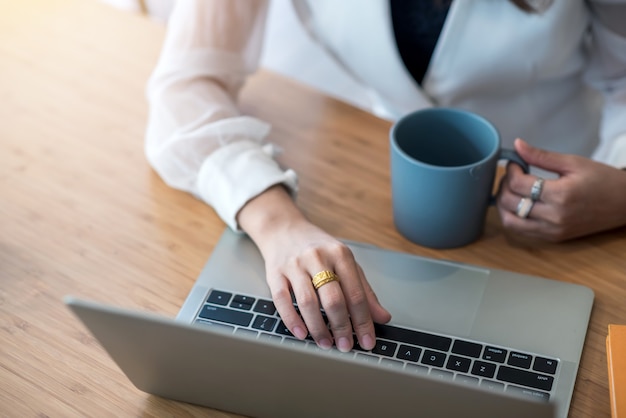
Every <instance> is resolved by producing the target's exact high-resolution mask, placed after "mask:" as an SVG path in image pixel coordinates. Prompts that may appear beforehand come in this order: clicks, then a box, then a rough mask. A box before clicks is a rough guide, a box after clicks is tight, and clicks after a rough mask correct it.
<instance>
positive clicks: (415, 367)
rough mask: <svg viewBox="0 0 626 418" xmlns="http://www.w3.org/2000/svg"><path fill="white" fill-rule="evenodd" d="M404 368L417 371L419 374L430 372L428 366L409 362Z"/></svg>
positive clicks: (413, 371)
mask: <svg viewBox="0 0 626 418" xmlns="http://www.w3.org/2000/svg"><path fill="white" fill-rule="evenodd" d="M404 370H407V371H410V372H412V373H417V374H428V367H426V366H420V365H419V364H411V363H408V364H407V365H406V366H405V367H404Z"/></svg>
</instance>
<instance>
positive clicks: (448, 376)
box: [430, 369, 454, 380]
mask: <svg viewBox="0 0 626 418" xmlns="http://www.w3.org/2000/svg"><path fill="white" fill-rule="evenodd" d="M430 375H431V376H432V377H436V378H438V379H443V380H452V378H453V377H454V373H452V372H448V371H446V370H440V369H431V370H430Z"/></svg>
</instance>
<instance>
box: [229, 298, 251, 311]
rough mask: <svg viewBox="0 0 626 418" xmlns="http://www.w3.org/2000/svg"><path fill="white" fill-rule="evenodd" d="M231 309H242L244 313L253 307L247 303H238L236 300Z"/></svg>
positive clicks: (231, 304)
mask: <svg viewBox="0 0 626 418" xmlns="http://www.w3.org/2000/svg"><path fill="white" fill-rule="evenodd" d="M230 307H231V308H235V309H241V310H244V311H249V310H250V309H252V305H248V304H247V303H241V302H236V301H234V300H233V301H232V302H231V303H230Z"/></svg>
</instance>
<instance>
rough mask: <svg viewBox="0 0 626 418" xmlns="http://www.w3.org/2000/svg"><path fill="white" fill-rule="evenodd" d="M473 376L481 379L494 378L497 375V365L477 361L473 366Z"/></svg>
mask: <svg viewBox="0 0 626 418" xmlns="http://www.w3.org/2000/svg"><path fill="white" fill-rule="evenodd" d="M472 374H473V375H476V376H480V377H488V378H492V377H493V375H494V374H496V365H495V364H493V363H486V362H484V361H480V360H476V361H474V365H473V366H472Z"/></svg>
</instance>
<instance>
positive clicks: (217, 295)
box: [207, 290, 233, 305]
mask: <svg viewBox="0 0 626 418" xmlns="http://www.w3.org/2000/svg"><path fill="white" fill-rule="evenodd" d="M232 295H233V294H232V293H228V292H220V291H219V290H213V291H211V294H210V295H209V298H208V299H207V303H214V304H216V305H227V304H228V301H229V300H230V297H231V296H232Z"/></svg>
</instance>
